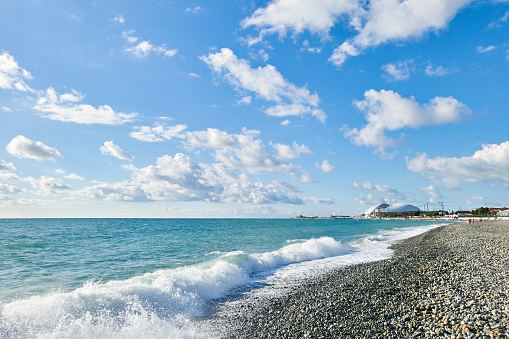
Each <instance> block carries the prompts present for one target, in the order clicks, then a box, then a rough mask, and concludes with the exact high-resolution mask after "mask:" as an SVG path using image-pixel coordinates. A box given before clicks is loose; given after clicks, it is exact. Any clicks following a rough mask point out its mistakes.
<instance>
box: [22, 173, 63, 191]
mask: <svg viewBox="0 0 509 339" xmlns="http://www.w3.org/2000/svg"><path fill="white" fill-rule="evenodd" d="M24 180H25V181H28V182H29V183H30V184H31V185H32V187H33V188H34V189H37V190H39V192H40V193H42V194H50V193H53V194H66V193H67V191H68V190H70V188H71V186H69V185H66V184H64V183H63V182H62V180H60V179H56V178H53V177H47V176H45V175H43V176H42V177H40V178H39V179H35V178H33V177H28V178H25V179H24Z"/></svg>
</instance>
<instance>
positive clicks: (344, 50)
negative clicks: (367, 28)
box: [329, 41, 361, 67]
mask: <svg viewBox="0 0 509 339" xmlns="http://www.w3.org/2000/svg"><path fill="white" fill-rule="evenodd" d="M360 53H361V51H360V50H359V49H358V48H357V47H355V46H354V45H352V44H351V43H350V42H348V41H345V42H343V43H342V44H341V45H340V46H339V47H337V48H336V49H335V50H334V52H332V55H331V57H330V58H329V61H330V62H332V63H333V64H334V65H336V66H338V67H340V66H341V65H343V63H344V62H345V61H346V59H348V58H349V57H351V56H357V55H359V54H360Z"/></svg>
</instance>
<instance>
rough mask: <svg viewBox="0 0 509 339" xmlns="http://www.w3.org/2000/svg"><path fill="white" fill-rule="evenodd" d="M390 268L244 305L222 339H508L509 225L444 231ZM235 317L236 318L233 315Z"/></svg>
mask: <svg viewBox="0 0 509 339" xmlns="http://www.w3.org/2000/svg"><path fill="white" fill-rule="evenodd" d="M393 250H394V255H393V256H392V257H391V258H390V259H387V260H382V261H377V262H371V263H365V264H359V265H354V266H347V267H344V268H338V269H334V270H333V271H329V272H327V273H326V274H323V275H322V276H319V277H315V278H312V279H308V280H306V281H304V282H302V283H301V284H299V285H297V286H296V287H294V288H292V289H291V290H290V291H289V292H287V293H284V294H283V295H281V296H278V297H270V298H269V297H266V298H262V297H260V298H259V299H257V300H252V299H253V298H249V299H245V300H239V301H236V302H234V303H231V304H230V305H224V304H223V306H222V307H223V309H218V310H217V311H216V316H215V319H213V321H212V322H211V323H212V324H214V326H213V327H215V328H216V329H217V333H215V335H217V336H218V337H222V338H306V337H308V338H328V337H331V338H412V337H417V338H456V339H460V338H509V323H508V317H509V221H485V222H476V223H471V224H469V223H461V224H451V225H447V226H442V227H439V228H436V229H433V230H431V231H428V232H426V233H423V234H421V235H419V236H416V237H414V238H410V239H407V240H405V241H403V242H401V243H399V244H396V245H394V246H393ZM226 308H227V310H225V309H226Z"/></svg>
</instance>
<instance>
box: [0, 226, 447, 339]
mask: <svg viewBox="0 0 509 339" xmlns="http://www.w3.org/2000/svg"><path fill="white" fill-rule="evenodd" d="M441 224H443V222H431V221H405V220H398V221H383V220H282V219H0V258H1V261H0V338H4V337H5V338H26V337H36V338H37V337H39V338H76V337H79V338H105V337H108V338H112V337H113V338H114V337H118V338H129V337H133V336H138V337H147V338H148V337H150V338H153V337H161V338H179V337H207V335H206V334H203V333H202V332H200V330H197V329H196V328H195V326H194V325H193V324H194V322H195V319H198V318H199V317H201V316H204V315H206V314H205V312H206V307H205V304H206V302H207V301H208V300H212V299H218V298H225V297H226V298H227V297H228V295H229V294H230V293H232V291H233V290H236V291H238V290H239V289H242V288H243V287H245V286H250V284H252V283H253V282H255V281H263V280H264V279H265V280H266V279H268V278H270V277H274V276H278V277H279V276H280V278H279V283H284V279H288V277H289V276H295V274H297V273H298V274H297V275H299V276H306V274H312V273H310V272H316V270H317V269H318V270H320V269H321V267H322V266H323V269H325V268H326V267H331V266H337V265H348V264H354V263H358V262H363V261H370V260H378V259H382V258H385V257H388V256H389V255H390V250H388V246H389V245H390V244H391V243H393V242H395V241H398V240H401V239H404V238H407V237H410V236H413V235H416V234H419V233H422V232H424V231H426V230H428V229H430V228H433V227H436V226H438V225H441ZM320 265H322V266H320ZM282 271H284V272H285V274H286V275H285V274H283V275H281V272H282ZM288 272H290V273H291V274H289V273H288ZM285 277H287V278H285Z"/></svg>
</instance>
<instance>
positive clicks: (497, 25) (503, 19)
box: [488, 11, 509, 29]
mask: <svg viewBox="0 0 509 339" xmlns="http://www.w3.org/2000/svg"><path fill="white" fill-rule="evenodd" d="M507 19H509V11H507V12H505V13H504V15H503V16H502V17H500V18H499V19H497V20H495V21H493V22H492V23H490V24H489V25H488V28H489V29H493V28H500V27H502V26H503V25H504V23H506V22H507Z"/></svg>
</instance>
